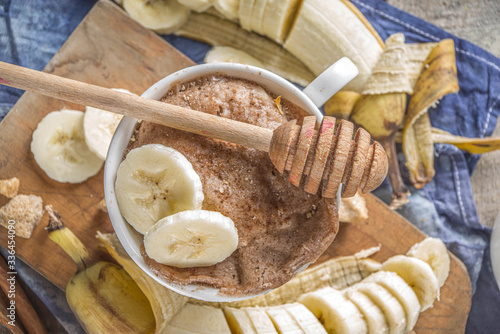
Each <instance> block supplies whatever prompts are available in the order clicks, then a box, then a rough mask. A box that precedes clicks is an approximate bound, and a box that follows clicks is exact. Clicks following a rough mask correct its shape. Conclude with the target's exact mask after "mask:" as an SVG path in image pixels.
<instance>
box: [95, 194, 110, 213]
mask: <svg viewBox="0 0 500 334" xmlns="http://www.w3.org/2000/svg"><path fill="white" fill-rule="evenodd" d="M97 208H98V209H99V210H101V211H102V212H105V213H108V206H107V205H106V200H105V199H104V198H103V199H101V200H100V201H99V203H97Z"/></svg>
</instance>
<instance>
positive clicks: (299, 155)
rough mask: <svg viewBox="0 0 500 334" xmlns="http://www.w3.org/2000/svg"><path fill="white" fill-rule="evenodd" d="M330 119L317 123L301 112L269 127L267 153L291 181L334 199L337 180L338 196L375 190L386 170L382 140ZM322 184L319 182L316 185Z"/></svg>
mask: <svg viewBox="0 0 500 334" xmlns="http://www.w3.org/2000/svg"><path fill="white" fill-rule="evenodd" d="M335 121H336V120H335V118H334V117H329V116H325V117H324V118H323V121H322V123H321V125H320V126H318V124H317V122H316V117H314V116H308V117H304V120H303V122H302V125H297V121H296V120H292V121H290V122H288V123H285V124H283V125H281V126H280V127H278V128H277V129H276V130H274V133H273V138H272V141H271V147H270V150H269V157H270V158H271V161H272V163H273V164H274V166H275V167H276V168H277V169H278V171H279V172H280V173H284V172H285V171H289V172H290V174H289V179H290V182H292V184H294V185H296V186H299V185H300V184H301V183H303V186H304V190H305V191H306V192H308V193H310V194H316V193H317V192H318V189H320V188H321V195H322V196H323V197H326V198H334V197H335V196H336V194H337V189H338V187H339V185H340V184H341V183H342V184H343V185H344V186H343V189H342V197H351V196H354V194H356V191H357V190H358V188H360V189H361V192H362V193H367V192H371V191H373V190H375V189H376V188H377V187H378V186H379V185H380V184H381V183H382V181H383V180H384V179H385V177H386V175H387V168H388V160H387V155H386V154H385V151H384V149H383V148H382V145H380V144H379V143H378V142H376V141H374V142H372V140H371V136H370V134H369V133H368V132H367V131H366V130H365V129H363V128H359V129H358V130H357V131H356V134H355V136H354V139H353V132H354V125H353V124H352V123H351V122H348V121H346V120H342V121H341V122H340V124H339V125H338V127H337V128H336V129H335ZM321 185H322V186H321Z"/></svg>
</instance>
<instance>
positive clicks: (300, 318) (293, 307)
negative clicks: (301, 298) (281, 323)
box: [283, 303, 326, 334]
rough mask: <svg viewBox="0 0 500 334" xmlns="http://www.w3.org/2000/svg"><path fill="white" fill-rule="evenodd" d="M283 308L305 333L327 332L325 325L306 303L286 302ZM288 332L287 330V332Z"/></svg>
mask: <svg viewBox="0 0 500 334" xmlns="http://www.w3.org/2000/svg"><path fill="white" fill-rule="evenodd" d="M283 308H284V309H285V310H286V311H287V312H288V314H290V316H291V317H292V318H293V320H295V321H296V322H297V324H298V325H299V326H300V329H301V330H302V332H301V333H305V334H326V330H325V327H323V325H322V324H321V323H320V322H319V320H318V319H317V318H316V317H315V316H314V314H312V313H311V311H309V310H308V309H307V308H306V307H305V306H304V305H302V304H300V303H290V304H284V305H283ZM285 333H287V332H285Z"/></svg>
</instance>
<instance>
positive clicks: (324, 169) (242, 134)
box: [0, 62, 388, 198]
mask: <svg viewBox="0 0 500 334" xmlns="http://www.w3.org/2000/svg"><path fill="white" fill-rule="evenodd" d="M0 84H2V85H6V86H11V87H15V88H19V89H23V90H27V91H32V92H35V93H38V94H41V95H46V96H50V97H53V98H56V99H60V100H66V101H69V102H74V103H78V104H81V105H86V106H91V107H95V108H100V109H104V110H109V111H111V112H114V113H117V114H121V115H125V116H129V117H133V118H138V119H142V120H145V121H149V122H153V123H157V124H161V125H165V126H169V127H172V128H176V129H179V130H184V131H188V132H191V133H196V134H199V135H203V136H206V137H210V138H216V139H220V140H224V141H228V142H231V143H235V144H239V145H242V146H246V147H250V148H255V149H257V150H260V151H264V152H269V157H270V159H271V161H272V163H273V164H274V166H275V167H276V168H277V169H278V171H279V172H280V173H284V171H285V170H286V171H289V172H290V174H289V179H290V182H291V183H292V184H294V185H295V186H300V184H301V182H302V180H303V179H304V180H305V181H304V189H305V191H306V192H308V193H311V194H316V193H318V190H319V187H320V185H321V184H323V186H322V190H321V195H322V196H323V197H327V198H334V197H335V196H336V193H337V189H338V187H339V186H340V184H341V183H342V184H344V187H343V190H342V197H350V196H353V195H354V194H355V193H356V191H357V189H358V188H361V191H362V192H363V193H366V192H370V191H372V190H374V189H375V188H376V187H378V186H379V185H380V183H381V182H382V181H383V180H384V178H385V176H386V175H387V166H388V161H387V156H386V154H385V152H384V149H383V148H382V146H381V145H380V144H379V143H378V142H373V144H371V137H370V134H369V133H368V132H367V131H366V130H364V129H362V128H359V129H358V130H357V132H356V135H355V136H354V139H353V138H352V136H353V130H354V125H353V124H352V123H351V122H348V121H345V120H342V121H341V122H340V125H339V126H338V128H337V131H336V132H335V118H333V117H324V118H323V121H322V123H321V125H320V126H319V127H318V125H317V121H316V117H314V116H308V117H305V118H304V120H303V122H302V125H297V120H292V121H289V122H287V123H285V124H283V125H281V126H280V127H278V128H277V129H275V130H274V131H273V130H270V129H266V128H262V127H259V126H255V125H251V124H248V123H243V122H239V121H234V120H231V119H228V118H222V117H219V116H215V115H211V114H207V113H203V112H200V111H195V110H191V109H187V108H182V107H179V106H175V105H172V104H168V103H165V102H160V101H155V100H150V99H146V98H143V97H140V96H136V95H132V94H126V93H122V92H119V91H115V90H112V89H108V88H103V87H99V86H95V85H90V84H86V83H83V82H80V81H75V80H71V79H67V78H63V77H59V76H56V75H52V74H48V73H44V72H39V71H35V70H31V69H27V68H24V67H20V66H16V65H12V64H8V63H4V62H0Z"/></svg>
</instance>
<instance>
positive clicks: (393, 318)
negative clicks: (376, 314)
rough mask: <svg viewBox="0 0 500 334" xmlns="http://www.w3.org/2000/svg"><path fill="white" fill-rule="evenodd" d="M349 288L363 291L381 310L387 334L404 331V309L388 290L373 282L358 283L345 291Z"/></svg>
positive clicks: (347, 292)
mask: <svg viewBox="0 0 500 334" xmlns="http://www.w3.org/2000/svg"><path fill="white" fill-rule="evenodd" d="M351 289H352V290H354V291H359V292H362V293H364V294H365V295H366V296H368V298H370V299H371V301H372V302H373V303H374V304H375V305H377V306H378V308H379V309H380V310H382V313H384V316H385V319H386V321H387V324H388V325H389V334H398V333H401V334H402V333H404V332H405V329H406V317H405V311H404V309H403V307H402V306H401V304H400V303H399V301H398V300H397V299H396V298H395V297H393V296H392V295H391V293H390V292H389V291H387V290H386V289H385V288H383V287H382V286H380V285H378V284H377V283H375V282H368V283H364V282H361V283H358V284H356V285H353V286H352V287H350V288H348V289H346V292H345V293H346V294H349V293H350V292H349V291H350V290H351Z"/></svg>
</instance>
